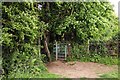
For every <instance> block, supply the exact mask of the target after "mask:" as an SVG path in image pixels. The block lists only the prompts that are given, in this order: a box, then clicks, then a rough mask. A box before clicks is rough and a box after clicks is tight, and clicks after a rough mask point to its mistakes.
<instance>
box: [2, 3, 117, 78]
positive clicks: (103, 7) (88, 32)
mask: <svg viewBox="0 0 120 80" xmlns="http://www.w3.org/2000/svg"><path fill="white" fill-rule="evenodd" d="M2 5H3V6H2V10H3V11H2V12H3V14H2V18H3V20H2V23H3V27H2V40H1V42H2V43H1V44H2V48H3V49H2V57H3V62H2V65H3V69H4V72H5V76H6V77H9V78H12V77H17V78H18V77H30V76H31V75H32V76H31V77H42V74H41V73H43V72H45V73H47V69H46V67H45V66H44V63H43V62H42V60H44V57H43V55H42V54H41V53H42V51H41V48H42V49H43V48H44V51H43V52H44V53H45V54H46V56H47V58H48V61H51V55H50V54H51V49H52V48H51V46H50V44H52V43H53V42H54V41H55V40H57V41H69V42H71V43H73V44H72V46H73V49H72V52H73V53H72V55H73V57H74V58H70V59H71V60H74V59H76V60H78V59H79V60H82V59H83V57H81V56H83V55H87V56H85V57H84V58H85V59H83V60H82V61H93V62H100V61H106V60H109V59H110V60H109V61H108V63H107V62H101V63H106V64H109V62H111V61H112V58H111V57H109V56H107V57H106V56H105V57H106V59H105V58H104V57H103V58H102V57H101V56H100V57H99V55H98V54H97V53H95V54H97V55H95V54H92V55H91V53H89V54H90V55H91V57H93V58H92V59H91V58H87V57H90V56H88V54H87V52H86V48H85V47H83V48H80V47H81V46H80V45H84V44H87V43H90V41H97V42H100V41H102V42H103V43H104V42H106V41H109V40H111V39H113V37H115V36H116V35H117V33H118V21H117V20H118V19H117V17H116V16H115V14H114V11H113V9H112V6H111V5H110V3H108V2H90V3H83V2H78V3H66V2H52V3H49V2H41V3H29V2H24V3H19V2H17V3H7V2H5V3H3V4H2ZM115 38H117V37H115ZM83 49H85V50H83ZM81 50H82V52H80V51H81ZM100 53H101V55H103V56H104V55H106V54H104V51H101V52H100ZM81 54H83V55H81ZM86 59H88V60H86ZM96 59H97V60H96ZM103 59H105V60H103ZM113 64H117V59H115V61H113ZM29 73H30V74H29ZM19 74H25V75H27V76H24V75H21V76H18V75H19ZM33 74H34V75H33ZM50 75H52V74H50ZM43 76H44V75H43Z"/></svg>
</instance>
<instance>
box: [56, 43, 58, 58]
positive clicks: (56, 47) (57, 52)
mask: <svg viewBox="0 0 120 80" xmlns="http://www.w3.org/2000/svg"><path fill="white" fill-rule="evenodd" d="M57 59H58V47H57V41H56V60H57Z"/></svg>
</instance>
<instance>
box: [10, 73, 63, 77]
mask: <svg viewBox="0 0 120 80" xmlns="http://www.w3.org/2000/svg"><path fill="white" fill-rule="evenodd" d="M8 78H63V77H62V76H60V75H56V74H52V73H48V72H44V73H39V74H37V75H35V74H31V73H28V72H25V73H21V72H17V73H13V74H10V75H9V76H8Z"/></svg>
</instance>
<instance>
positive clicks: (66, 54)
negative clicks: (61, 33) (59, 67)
mask: <svg viewBox="0 0 120 80" xmlns="http://www.w3.org/2000/svg"><path fill="white" fill-rule="evenodd" d="M66 57H67V46H66V45H65V60H66Z"/></svg>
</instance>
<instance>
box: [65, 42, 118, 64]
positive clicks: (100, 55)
mask: <svg viewBox="0 0 120 80" xmlns="http://www.w3.org/2000/svg"><path fill="white" fill-rule="evenodd" d="M99 45H100V44H99ZM100 46H101V47H102V48H100V49H98V51H94V50H93V51H92V50H90V51H89V53H88V52H87V45H86V44H83V45H79V44H77V43H73V48H72V51H71V55H72V57H68V58H67V61H71V60H74V61H75V60H78V61H83V62H97V63H102V64H106V65H117V64H118V57H117V56H116V57H112V56H110V55H109V53H107V49H106V47H105V46H103V45H100ZM94 48H95V47H94Z"/></svg>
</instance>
